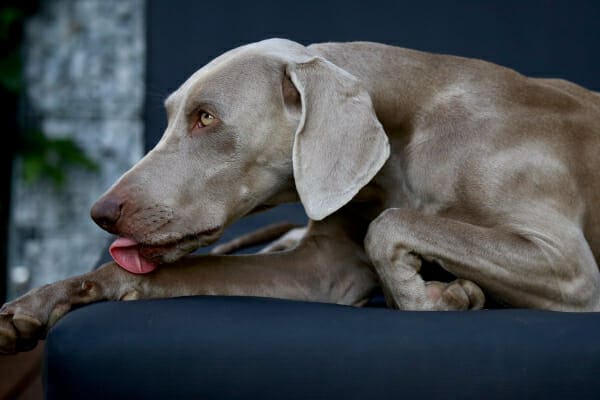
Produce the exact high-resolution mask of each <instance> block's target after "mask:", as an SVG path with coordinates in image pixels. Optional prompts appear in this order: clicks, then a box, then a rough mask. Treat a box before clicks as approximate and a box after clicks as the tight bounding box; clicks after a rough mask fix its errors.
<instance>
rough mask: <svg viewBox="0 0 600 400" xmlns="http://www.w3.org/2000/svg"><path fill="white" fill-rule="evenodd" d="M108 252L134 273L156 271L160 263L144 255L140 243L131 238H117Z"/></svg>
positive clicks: (118, 262)
mask: <svg viewBox="0 0 600 400" xmlns="http://www.w3.org/2000/svg"><path fill="white" fill-rule="evenodd" d="M108 252H109V253H110V255H111V256H112V258H113V259H114V260H115V262H116V263H117V264H119V266H121V267H122V268H123V269H125V270H127V271H129V272H131V273H133V274H147V273H148V272H152V271H154V270H155V269H156V267H157V265H158V264H155V263H153V262H151V261H148V260H146V259H145V258H144V257H142V255H141V254H140V252H139V245H138V243H137V242H136V241H133V240H131V239H127V238H119V239H117V240H115V241H114V242H113V244H111V245H110V249H108Z"/></svg>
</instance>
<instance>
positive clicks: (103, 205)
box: [90, 196, 123, 233]
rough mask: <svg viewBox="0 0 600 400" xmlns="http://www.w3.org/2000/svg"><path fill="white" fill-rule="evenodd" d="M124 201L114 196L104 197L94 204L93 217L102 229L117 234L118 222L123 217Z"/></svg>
mask: <svg viewBox="0 0 600 400" xmlns="http://www.w3.org/2000/svg"><path fill="white" fill-rule="evenodd" d="M122 208H123V201H122V200H120V199H118V198H117V197H114V196H104V197H102V198H101V199H100V200H98V201H97V202H96V204H94V206H93V207H92V211H91V213H90V214H91V216H92V219H93V220H94V222H96V223H97V224H98V226H100V227H101V228H102V229H104V230H106V231H108V232H110V233H117V228H116V225H117V221H118V220H119V218H120V217H121V209H122Z"/></svg>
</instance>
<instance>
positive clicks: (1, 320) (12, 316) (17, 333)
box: [0, 279, 98, 354]
mask: <svg viewBox="0 0 600 400" xmlns="http://www.w3.org/2000/svg"><path fill="white" fill-rule="evenodd" d="M97 291H98V287H97V284H95V283H93V282H90V281H86V280H83V281H77V280H73V279H71V280H65V281H61V282H57V283H54V284H52V285H45V286H42V287H40V288H38V289H34V290H32V291H30V292H29V293H27V294H25V295H23V296H21V297H19V298H18V299H16V300H13V301H11V302H9V303H6V304H5V305H4V306H2V308H0V354H14V353H17V352H20V351H27V350H31V349H33V348H34V347H35V346H36V344H37V342H38V340H40V339H44V338H45V337H46V333H47V331H48V329H50V328H51V327H52V326H53V325H54V324H55V323H56V321H58V320H59V319H60V318H61V317H62V316H63V315H65V314H66V313H67V312H68V311H69V310H70V309H71V307H72V306H73V305H75V304H82V303H86V302H89V300H92V299H93V298H94V297H96V296H97Z"/></svg>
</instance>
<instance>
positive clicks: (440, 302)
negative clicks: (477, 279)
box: [426, 279, 485, 310]
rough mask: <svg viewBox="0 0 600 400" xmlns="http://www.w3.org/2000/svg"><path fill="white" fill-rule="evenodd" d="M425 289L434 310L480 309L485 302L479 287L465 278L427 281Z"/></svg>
mask: <svg viewBox="0 0 600 400" xmlns="http://www.w3.org/2000/svg"><path fill="white" fill-rule="evenodd" d="M426 290H427V296H428V297H429V298H430V299H431V300H432V302H433V304H434V307H433V308H434V309H435V310H481V309H482V308H483V306H484V304H485V295H484V294H483V291H482V290H481V288H479V286H477V285H476V284H475V283H473V282H471V281H468V280H466V279H457V280H455V281H452V282H450V283H443V282H435V281H432V282H427V286H426Z"/></svg>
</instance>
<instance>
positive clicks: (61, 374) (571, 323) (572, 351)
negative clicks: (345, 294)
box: [45, 296, 600, 400]
mask: <svg viewBox="0 0 600 400" xmlns="http://www.w3.org/2000/svg"><path fill="white" fill-rule="evenodd" d="M45 374H46V391H47V398H48V399H50V400H53V399H57V400H58V399H60V400H64V399H90V400H92V399H121V398H123V399H128V400H131V399H371V398H372V399H417V398H418V399H432V398H436V399H451V398H459V399H520V398H527V399H597V398H600V314H593V313H585V314H573V313H554V312H543V311H531V310H488V311H478V312H401V311H393V310H389V309H381V308H362V309H361V308H352V307H345V306H337V305H329V304H320V303H304V302H293V301H284V300H274V299H263V298H243V297H202V296H200V297H187V298H176V299H168V300H153V301H136V302H126V303H115V302H112V303H98V304H94V305H90V306H87V307H84V308H82V309H79V310H76V311H74V312H73V313H71V314H68V315H67V316H66V317H65V318H64V319H63V320H61V321H60V322H59V323H58V324H57V325H56V326H55V327H54V328H53V329H52V330H51V331H50V334H49V336H48V340H47V350H46V365H45Z"/></svg>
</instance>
